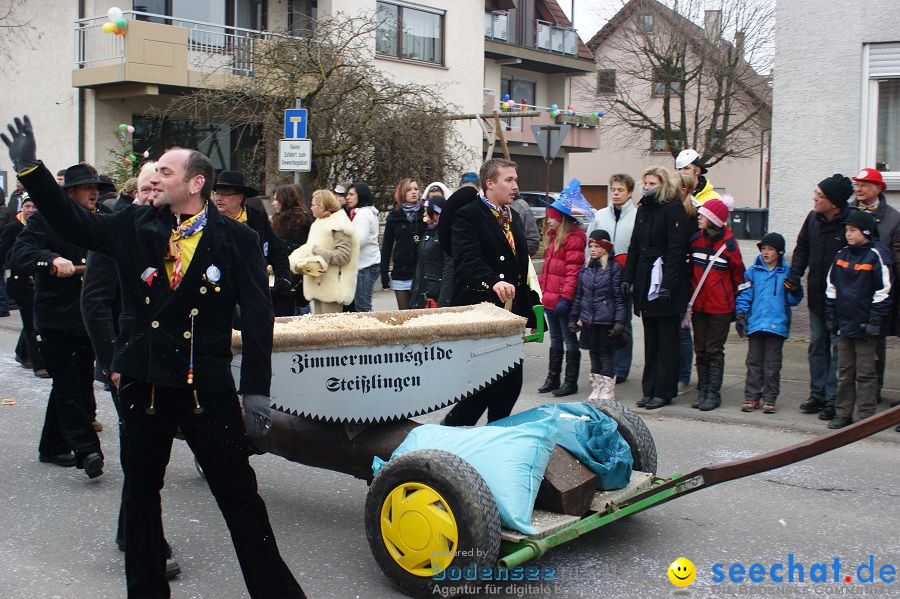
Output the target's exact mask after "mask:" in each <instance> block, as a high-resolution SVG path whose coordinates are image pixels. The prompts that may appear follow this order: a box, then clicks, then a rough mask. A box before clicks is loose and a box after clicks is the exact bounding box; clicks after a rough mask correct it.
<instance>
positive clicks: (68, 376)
mask: <svg viewBox="0 0 900 599" xmlns="http://www.w3.org/2000/svg"><path fill="white" fill-rule="evenodd" d="M48 175H49V173H48ZM50 178H51V185H52V190H53V192H54V193H60V188H59V187H58V186H57V184H56V181H55V180H53V179H52V176H51V177H50ZM99 182H100V180H99V178H98V177H97V171H96V170H94V168H93V167H92V166H89V165H86V164H76V165H75V166H71V167H69V168H68V169H66V174H65V179H64V181H63V187H62V190H63V192H64V197H67V198H68V201H69V202H70V203H71V204H72V207H71V210H77V211H79V212H84V213H88V212H93V211H94V210H95V209H96V204H97V197H98V191H97V186H98V184H99ZM42 193H43V192H42ZM30 195H31V196H32V199H33V200H35V203H36V204H40V202H39V200H38V195H39V194H30ZM61 201H63V200H61ZM86 256H87V252H86V251H85V250H84V248H82V247H79V246H77V245H75V244H73V243H70V242H69V241H64V240H63V239H62V238H61V237H60V236H59V235H57V234H56V232H55V231H54V229H53V228H51V226H50V223H49V222H48V221H47V219H46V218H45V217H44V215H43V214H41V213H40V212H37V213H35V214H33V215H32V216H31V218H29V219H28V221H27V223H26V225H25V229H24V230H23V231H22V232H21V233H20V234H19V236H18V237H17V238H16V243H15V245H13V247H12V249H11V250H10V251H9V255H8V258H9V264H10V267H11V268H13V269H14V270H17V271H19V272H23V273H29V274H31V275H32V276H33V277H34V292H35V299H34V324H35V329H36V331H37V334H38V338H39V340H40V341H39V343H40V351H41V355H42V356H43V358H44V362H45V365H46V368H47V371H48V372H49V373H50V376H51V378H52V379H53V387H52V389H51V391H50V399H49V401H48V402H47V414H46V417H45V419H44V428H43V431H42V433H41V442H40V445H39V447H38V457H39V459H40V461H41V462H46V463H51V464H56V465H58V466H77V467H78V468H83V469H84V472H85V474H87V475H88V477H89V478H96V477H98V476H100V475H101V474H103V453H102V452H101V451H100V439H99V438H98V437H97V433H96V431H94V428H93V426H92V425H91V421H92V420H93V417H94V413H93V412H94V409H93V408H94V399H93V398H94V395H93V389H94V351H93V349H92V348H91V341H90V339H89V338H88V335H87V332H86V331H85V328H84V324H83V323H82V320H81V308H80V300H81V282H82V275H83V274H84V268H85V267H84V265H85V261H86ZM73 451H74V452H75V455H74V456H73V455H72V452H73Z"/></svg>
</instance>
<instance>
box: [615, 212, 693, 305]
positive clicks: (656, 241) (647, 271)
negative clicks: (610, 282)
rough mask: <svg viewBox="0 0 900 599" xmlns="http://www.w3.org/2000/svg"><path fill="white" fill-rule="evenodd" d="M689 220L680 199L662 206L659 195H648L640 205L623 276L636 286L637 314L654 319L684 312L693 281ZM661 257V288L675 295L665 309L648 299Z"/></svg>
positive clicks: (634, 299)
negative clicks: (689, 273) (689, 269)
mask: <svg viewBox="0 0 900 599" xmlns="http://www.w3.org/2000/svg"><path fill="white" fill-rule="evenodd" d="M686 221H687V218H686V216H685V213H684V206H682V205H681V202H679V201H677V200H672V201H670V202H666V203H664V204H660V203H659V202H658V201H657V200H656V196H644V197H642V198H641V200H640V202H638V210H637V216H636V217H635V220H634V232H633V233H632V234H631V244H630V245H629V246H628V260H627V262H626V263H625V271H624V272H623V273H622V280H623V281H627V282H629V283H633V284H634V289H633V291H632V298H633V303H634V313H635V314H636V315H638V316H640V315H641V314H642V313H646V315H647V316H650V317H659V316H672V315H676V314H680V313H682V312H684V308H685V305H686V304H687V300H688V291H689V289H690V280H689V279H688V278H687V277H686V273H687V266H686V260H687V249H688V239H687V236H686V235H685V228H686V224H687V223H686ZM657 258H662V261H663V266H662V272H663V276H662V284H661V287H662V288H664V289H668V290H669V291H670V292H671V294H672V299H671V301H670V302H669V304H668V305H667V306H665V307H663V306H662V305H660V302H659V301H658V300H653V301H650V300H648V299H647V293H648V291H649V290H650V275H651V272H652V268H653V263H654V262H655V261H656V259H657Z"/></svg>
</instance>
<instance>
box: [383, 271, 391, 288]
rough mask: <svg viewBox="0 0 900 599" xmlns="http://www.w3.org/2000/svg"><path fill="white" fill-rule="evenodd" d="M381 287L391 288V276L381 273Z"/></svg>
mask: <svg viewBox="0 0 900 599" xmlns="http://www.w3.org/2000/svg"><path fill="white" fill-rule="evenodd" d="M381 288H382V289H390V288H391V277H389V276H388V274H387V273H382V274H381Z"/></svg>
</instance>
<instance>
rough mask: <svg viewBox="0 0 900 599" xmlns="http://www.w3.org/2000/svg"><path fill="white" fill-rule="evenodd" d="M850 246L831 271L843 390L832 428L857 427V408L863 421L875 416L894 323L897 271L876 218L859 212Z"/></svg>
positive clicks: (852, 220) (852, 218) (828, 306)
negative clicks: (883, 353) (882, 356)
mask: <svg viewBox="0 0 900 599" xmlns="http://www.w3.org/2000/svg"><path fill="white" fill-rule="evenodd" d="M845 222H846V227H847V228H846V233H845V236H846V239H847V246H846V247H844V248H843V249H841V250H840V251H839V252H838V253H837V255H836V256H835V258H834V263H833V264H832V266H831V269H830V270H829V271H828V277H827V282H828V286H827V288H826V291H825V298H826V299H825V314H826V324H827V326H828V330H829V331H830V332H832V333H835V334H837V335H838V351H839V353H840V358H839V360H838V389H837V400H836V402H835V410H836V412H835V416H834V418H833V419H832V420H831V422H829V423H828V428H842V427H844V426H847V425H848V424H850V423H851V422H852V416H853V408H854V405H855V407H856V413H857V416H858V417H859V419H860V420H863V419H864V418H868V417H869V416H872V415H873V414H875V403H876V397H877V395H878V375H877V372H876V367H875V362H876V346H877V341H878V339H879V338H881V337H882V336H884V333H885V332H886V331H885V329H886V327H887V325H888V324H889V323H890V316H889V314H888V310H890V307H891V287H892V286H893V285H892V284H893V275H892V273H891V267H892V266H893V264H892V262H893V261H892V260H891V257H890V254H889V252H888V250H887V248H886V247H884V245H883V244H882V243H880V242H878V241H873V240H874V239H875V238H876V237H877V230H876V223H875V219H874V218H872V216H871V215H870V214H868V213H867V212H865V211H862V210H853V211H852V212H850V214H849V215H848V216H847V219H846V221H845Z"/></svg>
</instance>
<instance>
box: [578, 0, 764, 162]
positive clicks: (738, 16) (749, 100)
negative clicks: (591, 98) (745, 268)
mask: <svg viewBox="0 0 900 599" xmlns="http://www.w3.org/2000/svg"><path fill="white" fill-rule="evenodd" d="M720 6H721V10H718V11H707V12H706V13H705V14H704V13H703V12H702V7H703V2H702V0H668V1H667V2H666V3H663V2H658V1H657V0H631V1H630V2H627V3H626V4H625V6H624V7H623V9H622V10H621V11H620V12H619V13H618V14H617V15H616V17H614V18H613V20H612V21H610V24H609V25H608V26H607V27H608V29H607V31H608V35H601V34H602V33H603V30H601V34H598V36H595V40H592V42H594V44H593V45H594V46H595V48H596V47H601V46H600V45H601V44H603V45H602V47H601V50H600V52H601V55H600V56H598V62H599V65H598V68H599V69H600V70H601V77H602V76H603V73H604V72H608V71H606V69H615V95H613V96H611V97H610V98H609V101H610V102H611V104H610V105H609V107H608V111H607V112H608V117H610V118H608V122H607V125H608V126H609V127H610V128H611V130H612V131H611V132H613V131H614V132H615V134H616V135H619V136H620V137H621V139H622V140H623V142H624V143H626V144H627V145H632V146H636V147H640V148H642V149H644V150H646V149H648V148H649V147H653V149H655V150H656V151H668V152H670V153H671V154H672V155H673V156H676V155H677V154H678V152H680V151H681V150H683V149H684V148H689V147H690V148H695V149H696V150H697V151H698V152H699V153H700V156H701V160H702V161H703V163H704V164H706V165H707V166H712V165H715V164H716V163H718V162H720V161H722V160H724V159H726V158H742V157H747V156H751V155H754V154H757V153H758V152H759V151H760V143H761V138H760V132H761V131H763V130H765V129H768V128H769V121H770V119H771V99H770V98H771V92H770V88H769V81H768V79H767V78H765V77H763V76H761V75H759V73H758V70H760V71H762V72H768V70H769V68H770V66H771V60H772V42H773V39H772V38H773V35H774V34H773V28H774V18H775V12H774V3H773V2H772V1H771V0H722V2H721V4H720ZM704 17H705V18H704ZM703 20H705V23H704V27H700V26H699V25H698V22H701V21H703ZM601 38H602V39H601ZM728 40H731V41H728ZM595 52H597V50H596V49H595ZM751 65H753V66H751ZM754 67H756V68H755V69H754ZM585 83H587V84H588V85H590V83H588V82H585ZM600 83H601V82H600V81H599V80H598V84H600ZM582 85H584V84H582ZM591 91H593V90H591ZM582 93H584V90H582ZM648 137H649V139H650V142H651V144H649V145H648V143H647V142H648Z"/></svg>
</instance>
